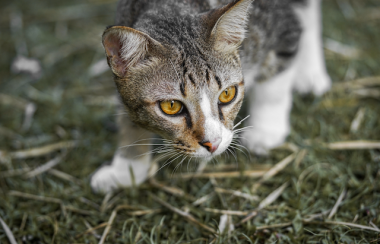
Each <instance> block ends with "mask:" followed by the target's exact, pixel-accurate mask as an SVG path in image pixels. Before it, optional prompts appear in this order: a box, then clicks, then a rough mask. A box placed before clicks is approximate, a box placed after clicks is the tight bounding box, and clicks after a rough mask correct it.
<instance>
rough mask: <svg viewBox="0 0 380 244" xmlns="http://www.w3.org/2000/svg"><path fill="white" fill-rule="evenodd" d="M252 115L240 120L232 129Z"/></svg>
mask: <svg viewBox="0 0 380 244" xmlns="http://www.w3.org/2000/svg"><path fill="white" fill-rule="evenodd" d="M250 116H251V115H248V116H247V117H245V118H244V119H242V120H240V122H239V123H237V124H236V125H234V127H232V129H235V128H236V127H237V126H239V125H241V123H243V121H244V120H246V119H248V118H249V117H250Z"/></svg>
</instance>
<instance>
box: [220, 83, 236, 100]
mask: <svg viewBox="0 0 380 244" xmlns="http://www.w3.org/2000/svg"><path fill="white" fill-rule="evenodd" d="M235 95H236V87H235V86H230V87H228V88H227V89H226V90H224V91H223V92H222V94H220V96H219V101H220V102H221V103H229V102H231V101H232V99H234V97H235Z"/></svg>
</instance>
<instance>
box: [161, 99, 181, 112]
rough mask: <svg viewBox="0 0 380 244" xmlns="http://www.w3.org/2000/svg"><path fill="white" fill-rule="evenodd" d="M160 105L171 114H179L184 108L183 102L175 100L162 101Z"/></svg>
mask: <svg viewBox="0 0 380 244" xmlns="http://www.w3.org/2000/svg"><path fill="white" fill-rule="evenodd" d="M160 106H161V109H162V111H164V113H166V114H169V115H174V114H178V113H179V112H181V110H182V103H181V102H179V101H175V100H171V101H163V102H160Z"/></svg>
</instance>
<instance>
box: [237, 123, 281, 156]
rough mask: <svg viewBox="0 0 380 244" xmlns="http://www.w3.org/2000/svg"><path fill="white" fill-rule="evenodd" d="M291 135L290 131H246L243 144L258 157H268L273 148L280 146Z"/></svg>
mask: <svg viewBox="0 0 380 244" xmlns="http://www.w3.org/2000/svg"><path fill="white" fill-rule="evenodd" d="M288 134H289V130H288V129H284V130H275V129H273V130H258V129H252V130H248V131H245V132H244V133H243V134H242V136H243V138H245V140H243V141H242V142H243V144H245V146H246V147H247V148H248V149H249V150H250V151H251V152H253V153H255V154H257V155H267V154H268V151H269V150H270V149H272V148H275V147H277V146H280V145H281V144H282V143H283V142H284V141H285V139H286V137H287V136H288Z"/></svg>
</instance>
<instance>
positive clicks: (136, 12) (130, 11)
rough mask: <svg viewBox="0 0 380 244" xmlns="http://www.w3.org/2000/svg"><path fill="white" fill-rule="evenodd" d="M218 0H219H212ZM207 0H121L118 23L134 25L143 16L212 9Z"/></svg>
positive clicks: (118, 8)
mask: <svg viewBox="0 0 380 244" xmlns="http://www.w3.org/2000/svg"><path fill="white" fill-rule="evenodd" d="M210 1H211V2H217V1H218V0H210ZM211 7H212V6H211V5H210V3H209V1H205V0H120V1H119V2H118V5H117V10H116V19H115V24H116V25H123V26H129V27H133V26H134V25H135V24H136V22H138V21H141V19H142V18H154V16H155V15H156V16H181V15H184V14H188V13H194V14H195V13H202V12H206V11H207V10H209V9H211Z"/></svg>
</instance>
